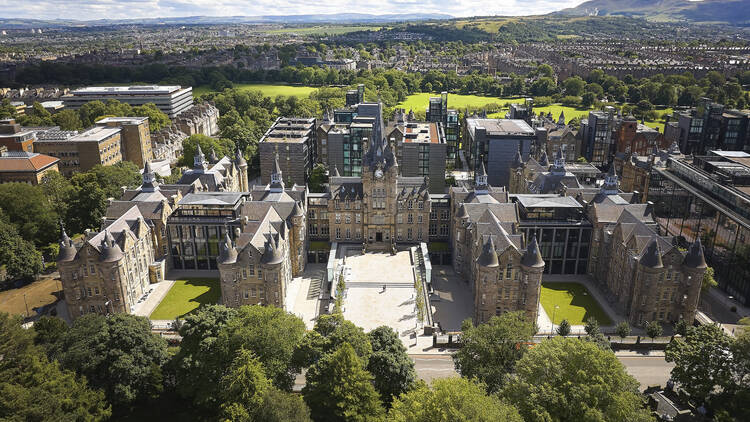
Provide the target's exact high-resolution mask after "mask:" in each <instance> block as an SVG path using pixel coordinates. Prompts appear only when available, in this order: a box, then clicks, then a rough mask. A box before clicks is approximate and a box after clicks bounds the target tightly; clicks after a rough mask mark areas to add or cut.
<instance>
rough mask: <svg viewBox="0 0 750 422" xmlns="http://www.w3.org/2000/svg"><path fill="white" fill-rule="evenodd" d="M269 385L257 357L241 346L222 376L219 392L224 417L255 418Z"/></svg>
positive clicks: (244, 419)
mask: <svg viewBox="0 0 750 422" xmlns="http://www.w3.org/2000/svg"><path fill="white" fill-rule="evenodd" d="M271 388H272V387H271V382H270V381H269V380H268V378H266V374H264V373H263V367H262V365H261V363H260V362H259V361H258V359H257V358H256V357H255V356H253V354H252V353H251V352H249V351H247V350H245V349H240V351H239V352H238V353H237V357H235V358H234V360H233V361H232V365H231V366H230V367H229V369H228V370H227V373H226V375H224V377H223V378H222V379H221V385H220V390H219V391H220V393H221V398H222V404H221V411H222V414H223V417H224V418H225V419H226V420H230V421H252V420H255V417H254V416H255V415H254V414H255V412H256V411H257V409H258V408H259V407H260V406H261V405H262V404H263V397H264V396H265V395H266V393H267V392H268V390H269V389H271Z"/></svg>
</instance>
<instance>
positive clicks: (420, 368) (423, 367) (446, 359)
mask: <svg viewBox="0 0 750 422" xmlns="http://www.w3.org/2000/svg"><path fill="white" fill-rule="evenodd" d="M412 359H414V366H415V368H416V370H417V375H418V376H419V379H422V380H424V381H425V382H427V383H428V384H429V383H430V382H431V381H432V380H433V379H435V378H445V377H452V376H458V374H457V373H456V370H455V369H454V366H453V359H452V358H451V357H450V356H449V355H413V356H412ZM617 359H619V360H620V362H622V364H623V365H625V368H626V369H627V371H628V373H629V374H630V375H632V376H633V377H635V379H636V380H638V382H640V383H641V389H645V388H646V387H648V386H649V385H655V384H659V385H665V384H666V383H667V380H668V379H669V372H670V371H671V370H672V368H673V367H674V364H672V363H668V362H666V361H665V360H664V358H663V357H650V356H618V357H617Z"/></svg>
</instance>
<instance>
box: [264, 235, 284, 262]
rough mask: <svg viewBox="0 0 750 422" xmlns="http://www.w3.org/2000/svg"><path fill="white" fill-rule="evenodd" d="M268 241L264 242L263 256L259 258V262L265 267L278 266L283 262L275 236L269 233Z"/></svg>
mask: <svg viewBox="0 0 750 422" xmlns="http://www.w3.org/2000/svg"><path fill="white" fill-rule="evenodd" d="M268 237H269V238H268V240H267V241H266V250H265V252H263V256H262V257H261V258H260V262H262V263H263V264H267V265H278V264H280V263H281V261H282V260H283V258H284V257H283V256H282V254H281V250H280V249H279V245H278V241H277V240H276V238H275V236H274V235H273V234H271V233H269V234H268Z"/></svg>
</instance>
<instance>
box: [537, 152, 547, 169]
mask: <svg viewBox="0 0 750 422" xmlns="http://www.w3.org/2000/svg"><path fill="white" fill-rule="evenodd" d="M539 165H540V166H542V167H549V159H547V151H545V150H542V155H540V156H539Z"/></svg>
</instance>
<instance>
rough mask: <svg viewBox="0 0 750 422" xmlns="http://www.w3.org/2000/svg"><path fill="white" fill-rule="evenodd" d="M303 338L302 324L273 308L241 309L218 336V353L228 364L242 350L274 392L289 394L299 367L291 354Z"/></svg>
mask: <svg viewBox="0 0 750 422" xmlns="http://www.w3.org/2000/svg"><path fill="white" fill-rule="evenodd" d="M304 335H305V323H304V322H302V320H301V319H300V318H299V317H297V316H295V315H292V314H290V313H288V312H285V311H284V310H283V309H280V308H276V307H273V306H243V307H241V308H239V310H238V311H237V315H236V316H235V317H233V318H231V319H230V320H228V322H227V325H226V327H225V328H224V329H223V330H221V332H220V333H219V338H218V344H217V349H218V351H219V353H220V355H219V358H220V359H222V360H223V362H227V363H228V362H230V361H231V360H232V359H233V358H234V356H235V355H236V353H237V352H238V351H239V350H241V349H246V350H249V351H251V352H252V353H253V354H254V355H255V356H256V357H257V358H258V361H260V363H261V364H262V365H263V370H264V372H265V373H266V376H267V377H268V379H270V380H271V381H272V382H273V385H274V386H276V388H279V389H281V390H291V389H292V385H293V384H294V378H295V375H296V374H297V373H299V371H300V367H299V366H298V365H297V364H296V362H295V361H294V360H293V356H294V351H295V350H296V349H297V348H298V347H299V345H300V343H301V342H302V338H303V336H304Z"/></svg>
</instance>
